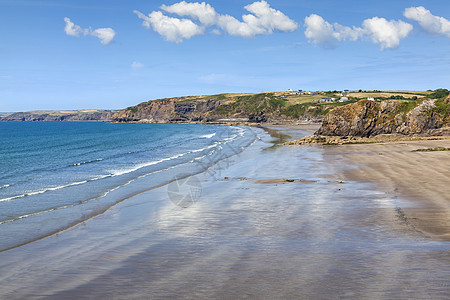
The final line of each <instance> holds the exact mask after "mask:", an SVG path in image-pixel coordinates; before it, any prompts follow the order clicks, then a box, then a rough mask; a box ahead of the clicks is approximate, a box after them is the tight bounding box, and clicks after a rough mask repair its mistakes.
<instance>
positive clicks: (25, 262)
mask: <svg viewBox="0 0 450 300" xmlns="http://www.w3.org/2000/svg"><path fill="white" fill-rule="evenodd" d="M271 129H276V127H271ZM313 129H314V128H312V127H305V128H303V129H302V127H301V126H299V127H297V126H296V127H284V128H281V129H280V128H278V133H279V136H278V138H279V142H282V141H283V140H284V139H285V138H286V136H288V135H289V136H291V138H293V139H296V138H301V137H302V136H305V135H307V134H311V132H312V131H313ZM260 138H261V140H258V141H257V142H256V143H255V144H254V145H252V146H250V147H249V148H247V149H246V150H245V151H243V152H242V153H240V154H238V155H236V156H233V157H231V158H229V159H227V160H225V161H222V162H221V163H219V164H217V165H215V166H214V167H212V168H210V169H208V170H207V171H206V172H204V173H201V174H198V175H196V176H193V177H191V179H190V181H179V182H177V183H176V184H177V185H176V187H177V188H180V189H182V190H184V191H187V193H186V192H181V190H177V189H174V185H169V186H163V187H159V188H156V189H153V190H150V191H148V192H145V193H142V194H139V195H137V196H135V197H132V198H130V199H128V200H126V201H123V202H121V203H119V204H118V205H116V206H114V207H112V208H111V209H110V210H108V211H107V212H105V213H104V214H102V215H99V216H97V217H95V218H93V219H90V220H88V221H86V222H83V223H82V224H80V225H78V226H76V227H73V228H71V229H69V230H66V231H64V232H61V233H59V234H57V235H53V236H51V237H48V238H45V239H42V240H39V241H36V242H33V243H30V244H27V245H25V246H22V247H19V248H16V249H12V250H9V251H4V252H1V253H0V271H1V272H0V286H1V287H0V298H7V299H24V298H27V299H148V298H152V299H168V298H169V299H175V298H176V299H237V298H247V299H294V298H304V299H330V298H356V299H363V298H364V299H393V298H395V299H425V298H433V299H439V298H441V299H445V298H448V296H449V295H450V287H449V283H448V278H450V256H449V254H448V253H449V250H450V244H449V243H448V242H447V241H445V239H446V237H447V235H446V234H447V233H446V232H445V228H448V227H445V226H448V219H445V217H446V216H448V215H445V214H444V213H443V212H444V211H445V212H448V210H447V211H446V210H444V207H445V205H446V203H447V202H446V201H447V200H448V198H446V197H447V195H448V194H447V193H446V191H448V190H447V189H448V187H445V184H446V182H447V181H446V177H445V175H446V174H445V171H446V170H447V169H448V168H446V166H448V165H445V163H448V161H447V162H445V157H447V156H446V155H447V153H448V152H446V153H444V152H443V153H440V152H439V153H438V152H430V153H416V152H409V151H410V150H414V149H416V148H421V147H428V145H435V144H436V145H439V146H445V145H444V144H443V142H441V141H427V143H430V144H426V145H423V144H420V143H419V142H414V143H407V145H404V144H402V143H399V144H388V145H348V146H289V147H285V146H273V145H272V146H271V144H270V143H268V141H269V137H268V136H267V135H263V136H260ZM434 143H435V144H434ZM446 143H447V141H446ZM447 146H448V145H447ZM430 154H431V155H430ZM428 155H429V156H428ZM379 157H383V158H385V160H384V161H385V162H386V163H385V164H383V163H381V164H380V161H379V160H380V158H379ZM439 159H440V160H439ZM436 160H438V161H440V163H439V167H436V168H434V167H433V168H431V167H429V166H430V165H429V164H435V162H436ZM422 161H423V162H424V163H425V164H423V163H422ZM405 162H406V165H405ZM427 167H429V170H428V171H424V170H423V169H426V168H427ZM405 168H406V169H405ZM424 172H429V173H424ZM384 174H389V175H384ZM422 174H427V176H430V178H432V180H431V179H430V180H427V179H426V178H422ZM390 176H392V178H396V179H395V180H398V181H394V179H389V178H390ZM408 176H409V177H408ZM397 177H399V178H397ZM192 178H195V180H194V179H192ZM419 178H420V179H419ZM427 178H428V177H427ZM382 179H383V180H382ZM408 180H413V181H417V182H420V183H422V185H424V188H423V190H422V193H423V194H419V193H418V190H420V188H418V187H417V185H418V184H416V185H415V187H408V186H409V185H408V184H407V183H408ZM376 182H380V183H379V185H376V184H375V183H376ZM174 191H176V192H174ZM174 195H175V197H174ZM180 195H181V196H182V197H187V199H188V200H190V201H188V202H186V201H183V202H182V203H183V204H186V205H179V204H180V203H181V201H179V200H180V198H179V197H178V196H180ZM409 195H416V196H418V198H417V199H416V198H414V199H413V198H411V200H412V201H410V200H409V197H408V196H409ZM422 195H427V197H430V198H435V199H433V201H432V202H431V203H432V205H426V206H420V205H422V204H423V203H427V202H426V201H427V199H429V198H426V197H425V196H423V198H422ZM183 199H184V200H186V198H183ZM435 210H439V211H440V212H441V214H438V216H439V218H440V220H441V221H442V222H443V223H442V224H443V226H442V227H439V226H438V225H439V224H438V223H429V222H428V221H427V218H426V217H427V216H430V217H431V215H427V213H432V214H433V218H434V217H435V214H434V213H435ZM413 213H415V215H412V214H413ZM415 218H417V219H415ZM413 221H414V223H413ZM416 221H417V222H416ZM421 224H433V225H429V226H430V228H435V229H434V230H435V231H432V230H430V229H428V230H426V229H427V228H428V227H425V225H421ZM422 226H423V227H422Z"/></svg>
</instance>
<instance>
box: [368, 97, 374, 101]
mask: <svg viewBox="0 0 450 300" xmlns="http://www.w3.org/2000/svg"><path fill="white" fill-rule="evenodd" d="M367 100H369V101H375V98H374V97H367Z"/></svg>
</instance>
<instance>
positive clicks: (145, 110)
mask: <svg viewBox="0 0 450 300" xmlns="http://www.w3.org/2000/svg"><path fill="white" fill-rule="evenodd" d="M331 108H332V107H330V106H325V105H318V104H313V103H307V104H292V103H289V102H288V101H287V100H286V99H283V98H281V97H279V96H276V95H275V94H274V93H261V94H240V95H233V94H226V95H225V94H222V95H214V96H202V97H178V98H169V99H159V100H151V101H148V102H143V103H141V104H138V105H136V106H132V107H128V108H126V109H123V110H120V111H118V112H117V113H115V114H114V115H113V116H112V121H113V122H142V123H155V122H156V123H157V122H161V123H166V122H205V123H208V122H252V123H263V122H286V121H288V122H291V121H320V120H321V118H322V116H323V115H324V114H325V113H326V112H327V111H328V110H330V109H331Z"/></svg>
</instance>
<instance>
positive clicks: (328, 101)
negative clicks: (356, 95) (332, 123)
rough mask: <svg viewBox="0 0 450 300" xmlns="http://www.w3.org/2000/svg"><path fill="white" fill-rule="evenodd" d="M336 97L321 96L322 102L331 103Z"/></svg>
mask: <svg viewBox="0 0 450 300" xmlns="http://www.w3.org/2000/svg"><path fill="white" fill-rule="evenodd" d="M334 100H335V99H334V98H328V97H322V98H320V102H321V103H331V102H333V101H334Z"/></svg>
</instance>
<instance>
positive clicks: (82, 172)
mask: <svg viewBox="0 0 450 300" xmlns="http://www.w3.org/2000/svg"><path fill="white" fill-rule="evenodd" d="M254 139H255V135H254V134H253V131H250V130H248V129H245V128H241V127H224V126H207V125H191V124H111V123H103V122H1V123H0V140H1V144H0V157H1V159H0V233H1V236H2V239H1V240H0V250H4V249H7V248H10V247H14V246H17V245H19V244H23V243H26V242H29V241H32V240H34V239H37V238H40V237H43V236H45V235H48V234H51V233H54V232H57V231H59V230H61V229H63V228H66V227H68V226H71V225H73V224H76V223H77V222H80V221H82V220H84V219H87V218H89V217H91V216H93V215H96V214H98V213H100V212H102V211H104V210H105V209H107V208H108V207H110V206H111V205H114V204H115V203H117V202H119V201H121V200H123V199H125V198H127V197H130V196H132V195H134V194H137V193H139V192H142V191H144V190H148V189H151V188H154V187H156V186H160V185H163V184H166V183H168V182H170V181H172V180H174V178H179V177H184V176H188V175H191V174H194V173H198V172H201V171H203V170H205V169H206V168H208V167H210V166H211V165H213V164H214V163H216V162H217V161H220V160H222V159H224V158H226V157H229V156H231V155H233V154H236V153H238V152H240V151H242V149H243V148H245V147H246V146H248V145H249V144H250V143H252V142H253V140H254Z"/></svg>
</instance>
